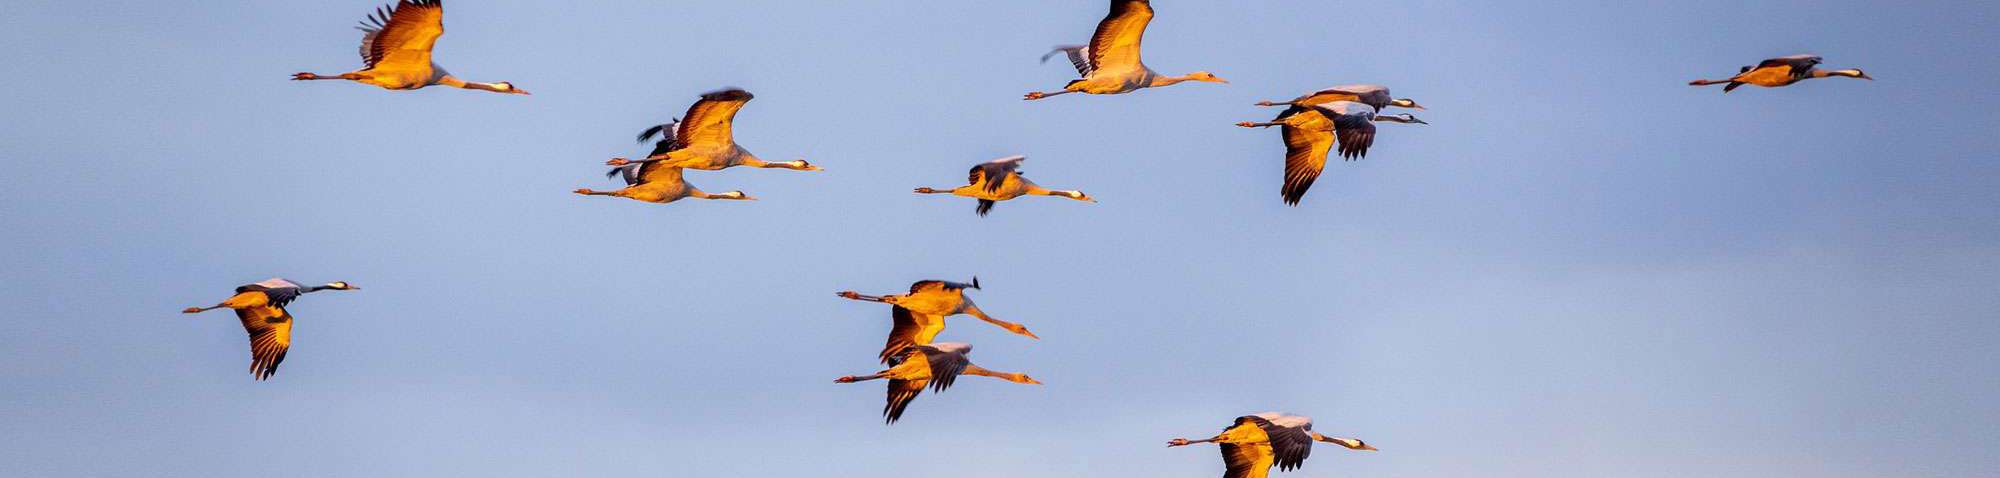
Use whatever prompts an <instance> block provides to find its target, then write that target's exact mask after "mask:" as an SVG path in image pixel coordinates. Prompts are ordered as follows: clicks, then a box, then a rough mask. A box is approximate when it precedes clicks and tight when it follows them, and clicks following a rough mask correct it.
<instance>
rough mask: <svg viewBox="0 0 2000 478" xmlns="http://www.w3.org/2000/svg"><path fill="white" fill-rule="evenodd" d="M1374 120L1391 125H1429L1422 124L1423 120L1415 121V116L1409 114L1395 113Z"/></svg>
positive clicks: (1379, 116)
mask: <svg viewBox="0 0 2000 478" xmlns="http://www.w3.org/2000/svg"><path fill="white" fill-rule="evenodd" d="M1375 120H1376V121H1387V122H1391V123H1404V124H1430V123H1427V122H1424V120H1420V119H1417V115H1413V114H1409V113H1396V114H1393V115H1377V116H1375Z"/></svg>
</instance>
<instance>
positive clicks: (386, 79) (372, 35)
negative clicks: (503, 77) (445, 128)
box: [292, 0, 528, 95]
mask: <svg viewBox="0 0 2000 478" xmlns="http://www.w3.org/2000/svg"><path fill="white" fill-rule="evenodd" d="M355 28H356V29H359V30H361V32H362V35H361V61H362V63H363V66H362V68H361V69H359V70H354V71H352V72H347V73H341V74H338V75H321V74H315V73H297V74H293V75H292V79H293V80H352V81H357V82H361V83H366V84H370V85H375V86H380V87H383V88H387V89H391V90H414V89H418V88H423V87H426V86H431V85H445V86H451V87H457V88H465V89H468V90H485V91H491V92H495V93H508V94H516V95H525V94H528V90H523V89H520V88H515V87H514V84H513V83H508V82H505V81H502V82H499V83H480V82H477V81H465V80H460V79H458V78H457V77H454V76H451V73H450V72H447V71H444V67H441V66H438V65H437V63H434V62H432V61H431V47H432V46H436V45H437V39H438V36H440V35H444V1H443V0H402V1H401V2H400V3H397V4H396V5H395V6H393V7H383V8H377V9H375V13H374V14H373V15H369V16H368V19H367V21H364V22H361V26H359V27H355Z"/></svg>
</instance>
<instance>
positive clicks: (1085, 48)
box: [1042, 45, 1095, 78]
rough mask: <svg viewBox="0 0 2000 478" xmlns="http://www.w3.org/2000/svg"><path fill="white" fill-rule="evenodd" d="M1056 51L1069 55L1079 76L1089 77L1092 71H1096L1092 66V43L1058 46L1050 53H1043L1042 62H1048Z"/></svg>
mask: <svg viewBox="0 0 2000 478" xmlns="http://www.w3.org/2000/svg"><path fill="white" fill-rule="evenodd" d="M1056 52H1062V53H1063V54H1065V55H1067V56H1068V57H1069V64H1070V66H1074V67H1076V75H1077V76H1078V77H1083V78H1089V77H1090V72H1092V71H1095V69H1094V68H1091V66H1090V45H1062V46H1057V47H1055V48H1054V49H1051V50H1049V52H1048V53H1043V54H1042V62H1043V63H1048V61H1049V57H1052V56H1055V55H1056Z"/></svg>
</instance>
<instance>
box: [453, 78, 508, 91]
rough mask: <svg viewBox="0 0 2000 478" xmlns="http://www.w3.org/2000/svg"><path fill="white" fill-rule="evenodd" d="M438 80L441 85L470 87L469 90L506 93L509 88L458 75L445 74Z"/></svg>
mask: <svg viewBox="0 0 2000 478" xmlns="http://www.w3.org/2000/svg"><path fill="white" fill-rule="evenodd" d="M437 82H438V84H440V85H444V86H450V87H454V88H464V89H468V90H486V91H491V92H494V93H506V92H507V90H502V89H500V87H498V86H493V84H492V83H480V82H477V81H465V80H461V79H458V77H456V76H451V75H445V76H444V77H443V78H438V81H437Z"/></svg>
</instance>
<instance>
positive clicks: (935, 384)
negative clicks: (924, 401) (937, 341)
mask: <svg viewBox="0 0 2000 478" xmlns="http://www.w3.org/2000/svg"><path fill="white" fill-rule="evenodd" d="M918 347H923V348H924V355H925V356H926V357H928V358H929V359H930V361H931V391H932V392H943V391H944V389H947V388H951V384H952V383H953V382H956V381H958V375H959V374H960V373H964V372H965V366H966V365H970V364H971V363H972V360H971V359H968V358H966V357H965V354H964V353H962V352H945V351H942V350H938V349H936V348H933V347H930V346H923V345H919V346H918Z"/></svg>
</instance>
